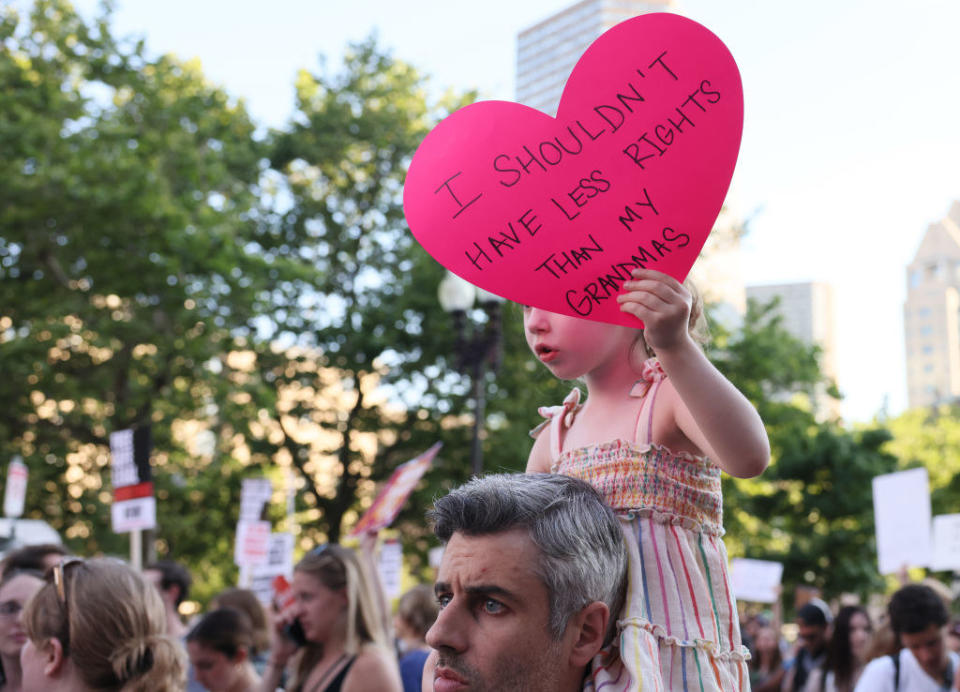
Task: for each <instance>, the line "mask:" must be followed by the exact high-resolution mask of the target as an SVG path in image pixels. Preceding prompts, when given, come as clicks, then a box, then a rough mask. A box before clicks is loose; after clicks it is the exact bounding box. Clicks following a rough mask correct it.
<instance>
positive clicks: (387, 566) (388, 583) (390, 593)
mask: <svg viewBox="0 0 960 692" xmlns="http://www.w3.org/2000/svg"><path fill="white" fill-rule="evenodd" d="M377 571H378V572H379V573H380V583H381V584H382V585H383V592H384V593H385V594H386V595H387V598H389V599H394V598H400V596H401V594H402V593H403V546H402V545H400V541H399V540H397V539H396V538H388V539H387V540H385V541H384V542H383V545H381V546H380V553H379V555H378V556H377Z"/></svg>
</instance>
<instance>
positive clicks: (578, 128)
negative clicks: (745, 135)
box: [404, 13, 743, 326]
mask: <svg viewBox="0 0 960 692" xmlns="http://www.w3.org/2000/svg"><path fill="white" fill-rule="evenodd" d="M742 127H743V90H742V86H741V83H740V74H739V71H738V70H737V66H736V63H735V62H734V61H733V57H732V56H731V55H730V53H729V51H728V50H727V48H726V46H724V45H723V43H722V42H721V41H720V40H719V39H718V38H717V37H716V36H714V35H713V34H712V33H711V32H710V31H708V30H707V29H706V28H704V27H702V26H700V25H699V24H697V23H696V22H693V21H691V20H689V19H686V18H684V17H680V16H678V15H672V14H665V13H659V14H647V15H642V16H640V17H636V18H634V19H631V20H628V21H626V22H623V23H621V24H619V25H617V26H615V27H613V28H612V29H610V30H609V31H607V32H606V33H605V34H604V35H603V36H601V37H600V38H599V39H597V40H596V41H595V42H594V43H593V44H592V45H591V46H590V48H588V49H587V52H586V53H584V55H583V57H582V58H581V59H580V61H579V62H578V63H577V66H576V67H575V68H574V70H573V74H572V75H571V77H570V79H569V81H568V82H567V85H566V89H565V90H564V93H563V98H562V99H561V101H560V107H559V110H558V114H557V118H555V119H554V118H551V117H550V116H548V115H545V114H543V113H541V112H539V111H537V110H534V109H532V108H528V107H526V106H522V105H519V104H515V103H508V102H505V101H482V102H479V103H475V104H472V105H470V106H467V107H465V108H462V109H460V110H458V111H457V112H455V113H453V114H452V115H450V116H449V117H448V118H446V119H445V120H443V121H442V122H441V123H440V124H438V125H437V126H436V127H435V128H434V129H433V131H432V132H431V133H430V134H429V135H428V136H427V137H426V139H424V141H423V143H422V144H421V145H420V148H419V149H418V150H417V153H416V155H415V156H414V158H413V161H412V163H411V166H410V171H409V173H408V176H407V182H406V186H405V188H404V211H405V214H406V217H407V222H408V223H409V224H410V228H411V230H412V231H413V233H414V235H415V236H416V237H417V240H418V241H419V242H420V243H421V244H422V245H423V246H424V248H426V250H427V251H428V252H429V253H430V254H431V255H433V256H434V258H436V259H437V261H439V262H440V263H441V264H443V265H444V266H446V267H447V268H448V269H450V270H451V271H453V272H454V273H456V274H459V275H460V276H462V277H463V278H464V279H466V280H467V281H470V282H471V283H473V284H475V285H477V286H480V287H481V288H484V289H486V290H487V291H490V292H492V293H496V294H498V295H501V296H504V297H506V298H509V299H511V300H514V301H517V302H520V303H523V304H525V305H534V306H537V307H541V308H544V309H547V310H551V311H553V312H559V313H563V314H568V315H573V316H580V317H587V318H589V319H595V320H599V321H603V322H612V323H616V324H627V325H631V326H636V325H637V321H636V318H634V317H632V316H630V315H624V314H622V313H621V312H620V311H619V309H618V307H617V303H616V299H615V297H616V295H617V294H618V293H619V292H620V290H621V288H622V286H623V283H624V281H626V280H628V278H629V276H630V272H631V270H633V269H634V268H638V267H640V268H650V269H657V270H660V271H663V272H665V273H667V274H670V275H672V276H674V277H676V278H678V279H681V280H682V279H683V278H684V277H686V275H687V273H688V272H689V270H690V267H691V266H692V265H693V263H694V261H695V260H696V258H697V255H698V254H699V252H700V249H701V247H702V246H703V244H704V242H705V241H706V239H707V236H708V235H709V233H710V229H711V227H712V226H713V222H714V221H715V220H716V217H717V214H718V213H719V212H720V208H721V206H722V204H723V200H724V197H725V196H726V192H727V188H728V186H729V183H730V177H731V176H732V175H733V169H734V165H735V164H736V159H737V152H738V150H739V148H740V135H741V131H742Z"/></svg>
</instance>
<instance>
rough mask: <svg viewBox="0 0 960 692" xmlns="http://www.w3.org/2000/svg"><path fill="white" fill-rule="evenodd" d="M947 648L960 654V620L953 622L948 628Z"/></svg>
mask: <svg viewBox="0 0 960 692" xmlns="http://www.w3.org/2000/svg"><path fill="white" fill-rule="evenodd" d="M947 648H948V649H950V651H953V652H956V653H960V620H956V619H955V620H953V621H951V623H950V626H949V627H947Z"/></svg>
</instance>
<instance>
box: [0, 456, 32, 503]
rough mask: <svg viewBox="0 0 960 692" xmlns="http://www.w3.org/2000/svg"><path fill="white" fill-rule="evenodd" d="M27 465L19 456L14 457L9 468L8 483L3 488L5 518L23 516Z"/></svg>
mask: <svg viewBox="0 0 960 692" xmlns="http://www.w3.org/2000/svg"><path fill="white" fill-rule="evenodd" d="M28 475H29V473H28V472H27V465H26V464H24V463H23V459H22V458H21V457H19V456H16V457H14V458H13V459H12V460H11V461H10V465H9V466H7V482H6V485H5V486H4V488H3V515H4V516H5V517H20V516H23V503H24V500H25V499H26V497H27V476H28Z"/></svg>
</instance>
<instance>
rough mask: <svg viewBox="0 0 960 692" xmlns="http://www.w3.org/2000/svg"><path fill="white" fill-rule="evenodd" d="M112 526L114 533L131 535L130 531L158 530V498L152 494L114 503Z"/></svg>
mask: <svg viewBox="0 0 960 692" xmlns="http://www.w3.org/2000/svg"><path fill="white" fill-rule="evenodd" d="M146 485H152V484H146ZM131 487H139V486H131ZM110 524H111V526H112V528H113V532H114V533H129V532H130V531H145V530H147V529H153V528H156V526H157V500H156V498H155V497H153V494H152V493H151V494H150V496H148V497H133V498H130V499H127V500H119V501H116V502H114V503H113V504H112V505H110Z"/></svg>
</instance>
